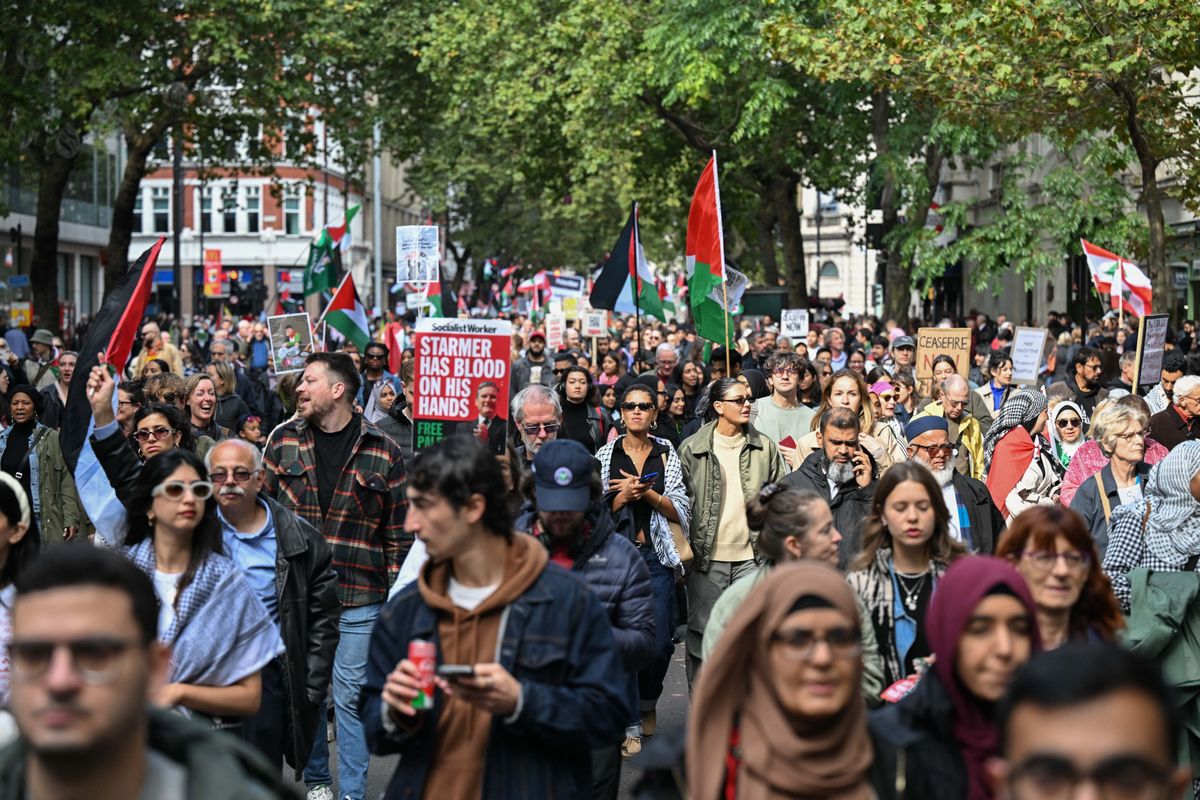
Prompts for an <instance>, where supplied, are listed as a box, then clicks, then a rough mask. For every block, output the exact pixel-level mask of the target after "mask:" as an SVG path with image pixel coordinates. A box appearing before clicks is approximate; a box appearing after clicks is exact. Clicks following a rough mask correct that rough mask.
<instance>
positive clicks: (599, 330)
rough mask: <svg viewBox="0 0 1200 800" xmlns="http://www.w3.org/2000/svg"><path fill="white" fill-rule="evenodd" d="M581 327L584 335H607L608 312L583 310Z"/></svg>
mask: <svg viewBox="0 0 1200 800" xmlns="http://www.w3.org/2000/svg"><path fill="white" fill-rule="evenodd" d="M582 327H583V335H584V336H608V312H607V311H587V312H584V315H583V325H582Z"/></svg>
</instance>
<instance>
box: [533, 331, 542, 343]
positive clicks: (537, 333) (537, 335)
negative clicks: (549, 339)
mask: <svg viewBox="0 0 1200 800" xmlns="http://www.w3.org/2000/svg"><path fill="white" fill-rule="evenodd" d="M529 338H530V339H541V340H542V341H543V342H544V341H546V334H544V333H542V332H541V331H534V332H533V333H531V334H529Z"/></svg>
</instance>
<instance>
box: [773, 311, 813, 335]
mask: <svg viewBox="0 0 1200 800" xmlns="http://www.w3.org/2000/svg"><path fill="white" fill-rule="evenodd" d="M779 335H780V336H783V337H785V338H787V339H790V340H791V342H792V344H795V343H796V342H799V341H801V340H803V339H804V338H805V337H807V336H808V309H807V308H785V309H783V312H782V313H781V314H780V322H779Z"/></svg>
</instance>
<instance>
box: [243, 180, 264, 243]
mask: <svg viewBox="0 0 1200 800" xmlns="http://www.w3.org/2000/svg"><path fill="white" fill-rule="evenodd" d="M261 210H262V187H261V186H247V187H246V230H247V231H248V232H250V233H258V220H259V212H260V211H261Z"/></svg>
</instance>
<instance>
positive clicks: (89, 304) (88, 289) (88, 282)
mask: <svg viewBox="0 0 1200 800" xmlns="http://www.w3.org/2000/svg"><path fill="white" fill-rule="evenodd" d="M95 271H96V259H95V258H94V257H93V256H80V257H79V314H80V316H83V315H88V316H90V315H91V314H92V311H93V309H94V308H95V303H96V298H95V296H94V295H93V292H94V291H95V289H94V284H93V283H92V278H93V274H94V273H95Z"/></svg>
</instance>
